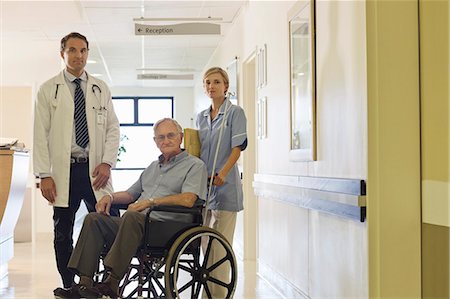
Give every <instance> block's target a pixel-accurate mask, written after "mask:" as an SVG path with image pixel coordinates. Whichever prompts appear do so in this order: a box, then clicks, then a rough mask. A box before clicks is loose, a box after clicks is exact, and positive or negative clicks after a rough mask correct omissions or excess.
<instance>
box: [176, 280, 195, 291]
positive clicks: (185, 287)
mask: <svg viewBox="0 0 450 299" xmlns="http://www.w3.org/2000/svg"><path fill="white" fill-rule="evenodd" d="M194 283H195V281H194V279H192V280H191V281H189V282H188V283H187V284H185V285H184V286H182V287H181V288H179V289H178V293H182V292H184V291H185V290H186V289H188V288H189V287H191V286H192V285H194Z"/></svg>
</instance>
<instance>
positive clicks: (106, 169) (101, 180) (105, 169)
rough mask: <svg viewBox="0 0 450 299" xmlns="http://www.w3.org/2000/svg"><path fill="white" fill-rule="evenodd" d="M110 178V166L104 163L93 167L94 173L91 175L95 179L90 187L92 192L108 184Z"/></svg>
mask: <svg viewBox="0 0 450 299" xmlns="http://www.w3.org/2000/svg"><path fill="white" fill-rule="evenodd" d="M110 176H111V166H110V165H109V164H106V163H101V164H99V165H97V167H95V169H94V172H93V173H92V177H94V178H95V180H94V183H93V184H92V186H93V187H94V190H99V189H101V188H103V187H105V186H106V183H108V180H109V177H110Z"/></svg>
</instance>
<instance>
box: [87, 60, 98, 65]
mask: <svg viewBox="0 0 450 299" xmlns="http://www.w3.org/2000/svg"><path fill="white" fill-rule="evenodd" d="M86 63H87V64H94V63H97V61H96V60H90V59H88V60H87V61H86Z"/></svg>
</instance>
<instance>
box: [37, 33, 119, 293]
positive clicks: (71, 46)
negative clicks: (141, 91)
mask: <svg viewBox="0 0 450 299" xmlns="http://www.w3.org/2000/svg"><path fill="white" fill-rule="evenodd" d="M88 51H89V42H88V41H87V39H86V37H85V36H83V35H81V34H79V33H75V32H72V33H70V34H68V35H67V36H65V37H63V38H62V40H61V52H60V54H61V58H62V59H64V62H65V64H66V68H65V69H64V70H63V71H62V72H61V73H59V74H58V75H57V76H55V77H53V78H51V79H50V80H48V81H47V82H45V83H44V84H42V86H41V87H40V89H39V92H38V95H37V101H36V106H35V120H34V149H33V161H34V173H35V175H36V176H39V177H40V179H41V182H40V188H41V192H42V195H43V196H44V197H45V198H46V199H47V201H48V202H49V203H50V204H51V205H53V221H54V234H55V236H54V247H55V255H56V263H57V267H58V271H59V273H60V275H61V278H62V282H63V286H64V289H68V288H70V286H71V285H72V284H73V283H74V274H73V273H72V272H70V271H69V270H68V269H67V263H68V260H69V258H70V255H71V253H72V250H73V241H72V234H73V225H74V218H75V213H76V212H77V210H78V208H79V206H80V203H81V200H83V201H84V202H85V204H86V207H87V208H88V210H89V211H90V212H94V211H95V204H96V202H97V201H98V200H100V199H101V198H102V197H103V196H104V195H109V194H111V193H112V192H113V189H112V182H111V167H113V166H114V165H115V163H116V160H117V152H118V148H119V139H120V130H119V123H118V120H117V117H116V114H115V113H114V108H113V104H112V100H111V93H110V91H109V88H108V86H107V85H106V84H105V83H104V82H103V81H101V80H98V79H96V78H94V77H92V76H90V75H89V74H88V73H87V72H86V71H85V70H84V67H85V65H86V60H87V57H88ZM80 88H81V91H82V93H81V91H80ZM80 100H81V102H80ZM77 103H82V104H78V105H77ZM75 106H76V107H77V108H75ZM75 114H77V116H75ZM80 115H81V118H80V117H79V116H80ZM84 116H85V117H84ZM83 118H84V119H85V120H84V121H83ZM80 119H81V121H80ZM83 122H84V127H83V124H82V123H83ZM86 123H87V132H86ZM79 128H81V129H79ZM83 128H84V129H83ZM79 131H81V133H79ZM83 131H84V134H83ZM81 136H84V137H81ZM83 138H84V141H81V140H82V139H83ZM86 139H87V140H86ZM80 144H81V145H80ZM113 213H114V214H116V213H117V211H114V212H113V211H112V212H111V214H113ZM59 289H61V288H59ZM69 295H70V294H69Z"/></svg>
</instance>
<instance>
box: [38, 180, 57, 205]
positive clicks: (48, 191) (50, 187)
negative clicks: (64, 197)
mask: <svg viewBox="0 0 450 299" xmlns="http://www.w3.org/2000/svg"><path fill="white" fill-rule="evenodd" d="M40 188H41V193H42V196H44V197H45V199H47V201H48V202H50V203H55V199H56V185H55V181H54V180H53V178H52V177H48V178H42V179H41V183H40Z"/></svg>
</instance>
